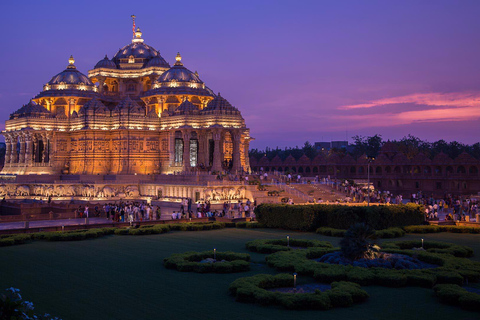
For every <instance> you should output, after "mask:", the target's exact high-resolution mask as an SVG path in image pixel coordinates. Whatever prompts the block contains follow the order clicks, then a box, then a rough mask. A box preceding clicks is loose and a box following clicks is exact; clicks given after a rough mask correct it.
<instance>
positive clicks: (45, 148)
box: [41, 133, 48, 163]
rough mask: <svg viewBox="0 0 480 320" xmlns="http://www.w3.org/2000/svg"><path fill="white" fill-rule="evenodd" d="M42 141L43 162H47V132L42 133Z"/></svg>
mask: <svg viewBox="0 0 480 320" xmlns="http://www.w3.org/2000/svg"><path fill="white" fill-rule="evenodd" d="M42 142H43V151H42V154H41V157H42V163H45V160H46V156H47V148H48V142H47V136H46V134H45V133H42Z"/></svg>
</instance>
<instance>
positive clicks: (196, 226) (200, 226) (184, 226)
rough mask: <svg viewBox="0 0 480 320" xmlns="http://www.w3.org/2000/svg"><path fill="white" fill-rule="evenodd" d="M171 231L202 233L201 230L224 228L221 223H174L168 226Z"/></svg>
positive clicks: (223, 224)
mask: <svg viewBox="0 0 480 320" xmlns="http://www.w3.org/2000/svg"><path fill="white" fill-rule="evenodd" d="M169 226H170V230H172V231H202V230H216V229H223V228H225V223H223V222H209V223H194V222H188V223H175V224H169Z"/></svg>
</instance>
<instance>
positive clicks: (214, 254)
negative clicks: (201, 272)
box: [213, 248, 217, 260]
mask: <svg viewBox="0 0 480 320" xmlns="http://www.w3.org/2000/svg"><path fill="white" fill-rule="evenodd" d="M213 260H217V249H216V248H213Z"/></svg>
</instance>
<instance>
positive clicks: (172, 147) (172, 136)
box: [168, 131, 175, 166]
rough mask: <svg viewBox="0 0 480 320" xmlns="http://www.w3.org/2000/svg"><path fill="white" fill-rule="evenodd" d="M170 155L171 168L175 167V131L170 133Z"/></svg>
mask: <svg viewBox="0 0 480 320" xmlns="http://www.w3.org/2000/svg"><path fill="white" fill-rule="evenodd" d="M168 155H169V160H170V161H169V162H170V166H174V165H175V131H170V132H169V133H168Z"/></svg>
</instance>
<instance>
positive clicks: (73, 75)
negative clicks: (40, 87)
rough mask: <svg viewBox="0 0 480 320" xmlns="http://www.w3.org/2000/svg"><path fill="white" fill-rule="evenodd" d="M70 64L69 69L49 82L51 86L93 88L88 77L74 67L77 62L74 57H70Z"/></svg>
mask: <svg viewBox="0 0 480 320" xmlns="http://www.w3.org/2000/svg"><path fill="white" fill-rule="evenodd" d="M68 62H69V65H68V66H67V69H65V70H63V71H62V72H60V73H59V74H57V75H55V76H53V78H52V79H51V80H50V81H49V82H48V84H49V85H56V84H85V85H87V86H93V83H92V82H91V81H90V79H88V77H87V76H86V75H84V74H83V73H81V72H80V71H78V70H77V68H76V67H75V65H74V63H75V60H74V59H73V57H72V56H70V59H69V60H68Z"/></svg>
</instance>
